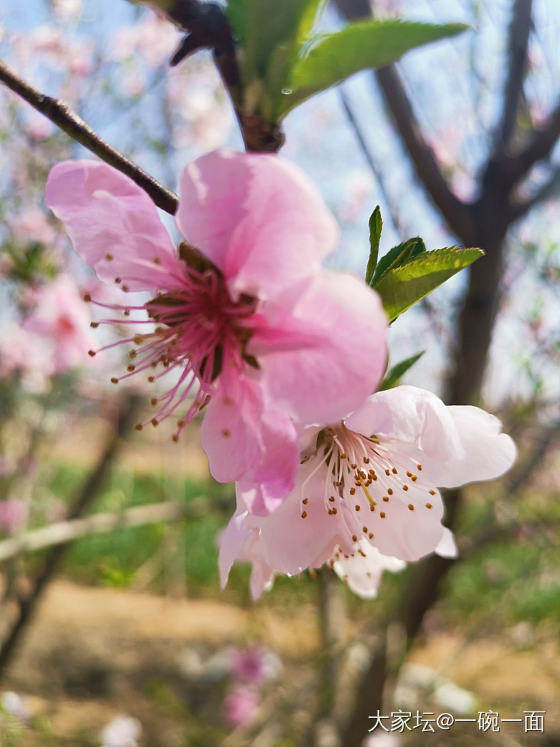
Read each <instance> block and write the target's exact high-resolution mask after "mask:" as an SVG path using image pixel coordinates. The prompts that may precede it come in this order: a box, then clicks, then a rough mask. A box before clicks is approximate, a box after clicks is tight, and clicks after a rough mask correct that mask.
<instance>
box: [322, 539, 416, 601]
mask: <svg viewBox="0 0 560 747" xmlns="http://www.w3.org/2000/svg"><path fill="white" fill-rule="evenodd" d="M359 549H360V550H361V551H362V553H363V555H362V554H360V553H359V552H356V553H354V555H352V556H350V557H349V558H344V557H342V558H340V559H338V560H337V561H336V562H335V563H334V565H333V570H334V571H335V573H336V574H337V575H338V576H339V577H340V578H341V579H343V580H344V581H345V582H346V583H347V584H348V586H349V588H350V589H351V590H352V591H353V592H354V594H357V595H358V596H359V597H362V599H374V598H375V597H376V596H377V590H378V588H379V584H380V583H381V576H382V575H383V571H392V572H394V573H396V572H397V571H401V570H402V569H403V568H404V567H405V566H406V563H405V562H404V561H402V560H399V559H398V558H392V557H390V556H388V555H382V554H381V553H380V552H379V551H378V550H377V549H376V548H375V547H373V546H372V545H371V544H370V543H369V542H368V541H367V540H361V541H360V543H359Z"/></svg>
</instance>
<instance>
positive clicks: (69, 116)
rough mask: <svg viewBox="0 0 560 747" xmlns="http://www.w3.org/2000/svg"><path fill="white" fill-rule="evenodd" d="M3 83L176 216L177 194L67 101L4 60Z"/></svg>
mask: <svg viewBox="0 0 560 747" xmlns="http://www.w3.org/2000/svg"><path fill="white" fill-rule="evenodd" d="M0 82H1V83H4V85H6V86H7V87H8V88H9V89H10V90H12V91H13V92H14V93H16V94H17V95H18V96H21V98H23V99H25V101H27V102H28V103H29V104H31V106H32V107H33V108H34V109H36V110H37V111H38V112H40V113H41V114H43V115H44V116H45V117H47V119H50V120H51V122H53V123H54V124H55V125H57V127H60V129H61V130H63V131H64V132H65V133H66V134H67V135H69V136H70V137H71V138H72V139H73V140H75V141H76V142H78V143H81V144H82V145H83V146H84V147H85V148H87V149H88V150H90V151H91V152H92V153H95V155H96V156H99V158H101V159H102V160H103V161H105V163H108V164H109V165H110V166H113V167H114V168H115V169H118V170H119V171H121V172H122V173H123V174H126V176H129V177H130V178H131V179H132V180H133V181H134V182H136V184H137V185H138V186H139V187H141V188H142V189H143V190H144V191H145V192H147V193H148V194H149V195H150V197H151V198H152V200H153V201H154V202H155V204H156V205H157V206H158V207H160V208H161V209H162V210H165V212H166V213H170V214H171V215H174V214H175V212H176V210H177V204H178V200H177V195H176V194H174V193H173V192H172V191H171V190H169V189H167V187H164V186H163V185H162V184H160V183H159V182H158V181H157V180H156V179H154V178H153V176H150V175H149V174H147V173H146V172H145V171H143V170H142V169H141V168H140V167H139V166H136V164H135V163H133V162H132V161H130V160H129V159H128V158H126V156H124V155H123V154H122V153H120V152H119V151H118V150H117V149H116V148H113V146H112V145H109V143H106V142H105V140H103V139H102V138H100V137H99V135H98V134H97V133H96V132H95V131H94V130H92V128H91V127H90V126H89V125H88V124H87V123H86V122H84V120H83V119H82V118H81V117H79V116H78V115H77V114H76V113H75V112H73V111H72V109H70V107H69V106H68V105H67V104H65V103H64V102H63V101H59V100H58V99H54V98H51V97H50V96H45V94H44V93H41V91H38V90H37V89H36V88H33V86H31V85H29V83H27V82H26V81H24V80H22V79H21V78H20V77H19V76H18V75H16V73H14V71H13V70H11V69H10V68H9V67H8V65H6V63H4V62H2V61H1V60H0Z"/></svg>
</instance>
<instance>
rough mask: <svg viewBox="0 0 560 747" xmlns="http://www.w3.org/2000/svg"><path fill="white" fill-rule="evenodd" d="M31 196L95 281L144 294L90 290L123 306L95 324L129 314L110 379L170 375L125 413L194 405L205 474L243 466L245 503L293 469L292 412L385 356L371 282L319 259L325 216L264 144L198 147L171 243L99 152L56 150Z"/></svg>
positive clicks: (263, 509)
mask: <svg viewBox="0 0 560 747" xmlns="http://www.w3.org/2000/svg"><path fill="white" fill-rule="evenodd" d="M46 198H47V204H48V205H49V207H51V209H52V210H53V211H54V213H55V214H56V215H57V216H58V217H59V218H61V219H62V220H63V221H64V223H65V226H66V229H67V231H68V233H69V235H70V237H71V239H72V242H73V244H74V248H75V249H76V251H77V252H78V254H80V255H81V256H82V257H83V258H84V259H85V260H86V261H87V262H88V263H89V264H90V265H91V266H92V267H93V268H94V269H95V271H96V272H97V275H98V277H99V278H100V279H101V280H103V281H105V282H108V283H110V284H111V285H114V284H117V285H118V286H119V287H120V288H121V289H122V290H123V291H125V292H129V291H148V292H149V293H150V294H151V300H149V301H147V302H144V303H141V302H137V303H136V304H130V305H126V306H119V305H115V304H103V303H98V306H100V307H106V308H109V309H111V310H114V311H121V312H122V313H123V318H122V319H115V318H113V317H109V318H108V319H105V320H101V322H100V323H109V324H114V323H119V324H127V325H129V326H132V327H133V328H134V332H133V333H132V334H131V335H130V337H128V338H126V339H125V340H122V341H120V342H119V343H114V344H121V342H124V343H127V344H129V343H130V344H132V345H133V346H134V347H133V349H132V351H131V352H130V354H129V355H130V362H129V365H128V371H127V372H126V373H125V374H124V375H123V376H121V377H119V378H116V377H115V378H114V379H113V380H114V382H115V383H117V382H118V381H120V380H122V379H126V378H128V377H130V376H135V375H137V374H139V373H143V374H144V375H146V376H147V379H148V381H150V382H155V381H156V380H160V379H162V378H163V377H167V378H166V381H169V382H170V383H169V384H168V388H167V391H166V392H165V393H164V394H163V395H161V394H160V395H159V396H154V397H153V398H152V403H153V405H154V407H155V412H154V415H153V417H152V418H150V419H149V420H147V421H146V422H145V423H142V424H139V425H140V427H143V426H144V425H146V424H149V423H150V422H151V423H152V424H153V425H157V424H158V423H159V422H160V421H161V420H162V419H163V418H166V417H169V416H170V415H172V414H174V413H175V412H176V411H177V410H179V408H181V406H182V405H184V407H183V411H182V414H181V418H180V420H179V424H178V428H177V432H176V434H175V438H176V439H177V438H178V435H179V433H180V431H181V429H182V428H183V427H184V426H185V424H186V423H187V422H188V421H189V420H191V419H192V418H193V417H194V415H196V413H197V412H199V410H200V409H201V408H203V407H204V408H205V412H206V416H205V419H204V423H203V426H202V432H201V439H202V444H203V447H204V449H205V450H206V452H207V454H208V456H209V461H210V469H211V471H212V474H213V476H214V477H215V478H216V479H217V480H219V481H222V482H228V481H231V480H237V479H240V478H242V477H243V478H244V479H251V480H252V482H254V483H255V484H258V485H259V490H258V491H256V492H255V493H254V495H253V498H254V499H253V501H252V502H251V506H250V508H251V510H252V511H255V512H256V513H261V514H266V513H268V512H269V511H271V510H272V509H274V508H275V507H276V506H277V505H278V503H279V501H280V500H282V499H283V498H284V497H285V496H286V495H287V493H288V492H289V491H290V490H291V489H292V487H293V485H294V482H295V477H296V473H297V464H298V443H297V442H298V437H297V431H296V427H300V426H303V425H306V424H309V423H325V422H333V421H336V420H338V419H339V418H342V417H344V416H345V415H346V414H348V413H349V412H351V411H352V410H353V409H355V408H356V407H357V406H358V405H359V404H360V402H362V401H363V400H364V399H365V397H367V396H368V394H369V393H370V392H371V391H373V390H374V389H375V388H376V386H377V384H378V382H379V380H380V378H381V376H382V374H383V371H384V368H385V360H386V352H385V333H386V326H387V322H386V317H385V314H384V312H383V309H382V306H381V302H380V300H379V298H378V296H377V294H375V293H374V292H373V291H372V290H371V289H369V288H368V287H367V286H366V285H365V284H364V283H363V282H362V281H360V280H359V279H358V278H355V277H353V276H351V275H348V274H343V273H335V272H333V271H329V270H325V269H322V268H321V266H320V262H321V260H322V259H323V258H324V257H326V256H327V255H328V254H329V253H330V252H331V251H332V250H333V248H334V245H335V243H336V240H337V236H338V231H337V227H336V224H335V222H334V219H333V217H332V216H331V214H330V213H329V211H328V210H327V208H326V207H325V206H324V204H323V202H322V200H321V198H320V197H319V195H318V193H317V192H316V191H315V189H314V188H313V186H312V185H311V184H310V183H309V182H308V180H307V178H306V177H305V176H304V174H303V173H302V172H300V171H299V169H297V168H296V167H295V166H292V165H290V164H289V163H287V162H285V161H283V160H281V159H280V158H278V157H277V156H270V155H255V154H241V153H233V152H229V151H227V152H226V151H222V152H216V153H212V154H210V155H208V156H204V157H202V158H199V159H198V160H197V161H195V162H194V163H192V164H190V165H189V166H187V167H186V169H185V170H184V171H183V174H182V177H181V183H180V198H179V208H178V211H177V215H176V221H177V225H178V227H179V229H180V230H181V232H182V233H183V235H184V236H185V237H187V239H188V242H189V243H186V242H183V243H182V244H180V246H179V251H178V253H177V252H176V251H175V249H174V246H173V244H172V242H171V239H170V236H169V234H168V232H167V230H166V229H165V228H164V226H163V224H162V223H161V221H160V219H159V217H158V215H157V211H156V207H155V205H154V204H153V202H152V201H151V200H150V198H149V197H148V196H147V195H146V193H145V192H143V191H142V190H141V189H140V188H139V187H138V186H137V185H136V184H135V183H134V182H132V181H131V180H130V179H128V177H126V176H124V175H122V174H121V173H120V172H118V171H115V170H114V169H112V168H111V167H109V166H107V165H105V164H103V163H98V162H95V161H69V162H65V163H61V164H58V165H57V166H55V167H54V168H53V170H52V171H51V174H50V176H49V180H48V183H47V192H46ZM131 314H133V316H131ZM102 349H104V348H102ZM95 352H96V351H91V353H92V354H95ZM97 352H98V351H97ZM170 374H174V375H173V376H170ZM187 399H189V401H190V404H184V403H185V402H186V400H187Z"/></svg>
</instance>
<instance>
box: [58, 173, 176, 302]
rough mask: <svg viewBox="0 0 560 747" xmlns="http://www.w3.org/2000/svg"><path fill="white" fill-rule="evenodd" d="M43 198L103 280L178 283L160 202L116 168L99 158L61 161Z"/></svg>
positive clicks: (137, 285) (155, 285) (161, 285)
mask: <svg viewBox="0 0 560 747" xmlns="http://www.w3.org/2000/svg"><path fill="white" fill-rule="evenodd" d="M45 202H46V204H47V205H48V206H49V207H50V208H51V210H52V211H53V212H54V214H55V215H56V216H57V217H58V218H60V220H62V221H63V223H64V224H65V227H66V230H67V232H68V234H69V236H70V238H71V239H72V243H73V245H74V249H75V250H76V252H77V253H78V254H79V255H80V256H81V257H82V258H83V259H84V260H85V261H86V262H87V263H88V264H89V265H90V266H91V267H93V268H94V270H95V271H96V273H97V275H98V277H99V278H100V279H101V280H104V281H105V282H107V283H114V282H115V281H116V280H118V281H119V284H120V287H121V288H123V289H129V290H155V289H169V288H173V287H177V286H180V277H181V275H182V265H181V263H180V260H179V259H178V258H177V255H176V253H175V249H174V246H173V244H172V242H171V238H170V236H169V234H168V232H167V230H166V229H165V227H164V226H163V224H162V222H161V221H160V219H159V216H158V213H157V209H156V206H155V205H154V203H153V202H152V200H151V199H150V198H149V197H148V195H147V194H146V193H145V192H144V190H143V189H140V187H138V186H137V185H136V184H135V183H134V182H133V181H132V180H131V179H129V178H128V177H127V176H125V175H124V174H121V173H120V172H119V171H117V170H116V169H114V168H112V167H111V166H108V165H107V164H105V163H102V162H100V161H87V160H84V161H64V162H62V163H59V164H57V165H56V166H55V167H54V168H53V169H51V172H50V174H49V178H48V181H47V187H46V193H45Z"/></svg>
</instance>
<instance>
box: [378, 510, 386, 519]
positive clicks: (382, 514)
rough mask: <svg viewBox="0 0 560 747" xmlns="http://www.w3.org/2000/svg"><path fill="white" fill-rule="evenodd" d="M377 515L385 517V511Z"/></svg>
mask: <svg viewBox="0 0 560 747" xmlns="http://www.w3.org/2000/svg"><path fill="white" fill-rule="evenodd" d="M379 516H381V518H382V519H384V518H385V511H381V513H380V514H379Z"/></svg>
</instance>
